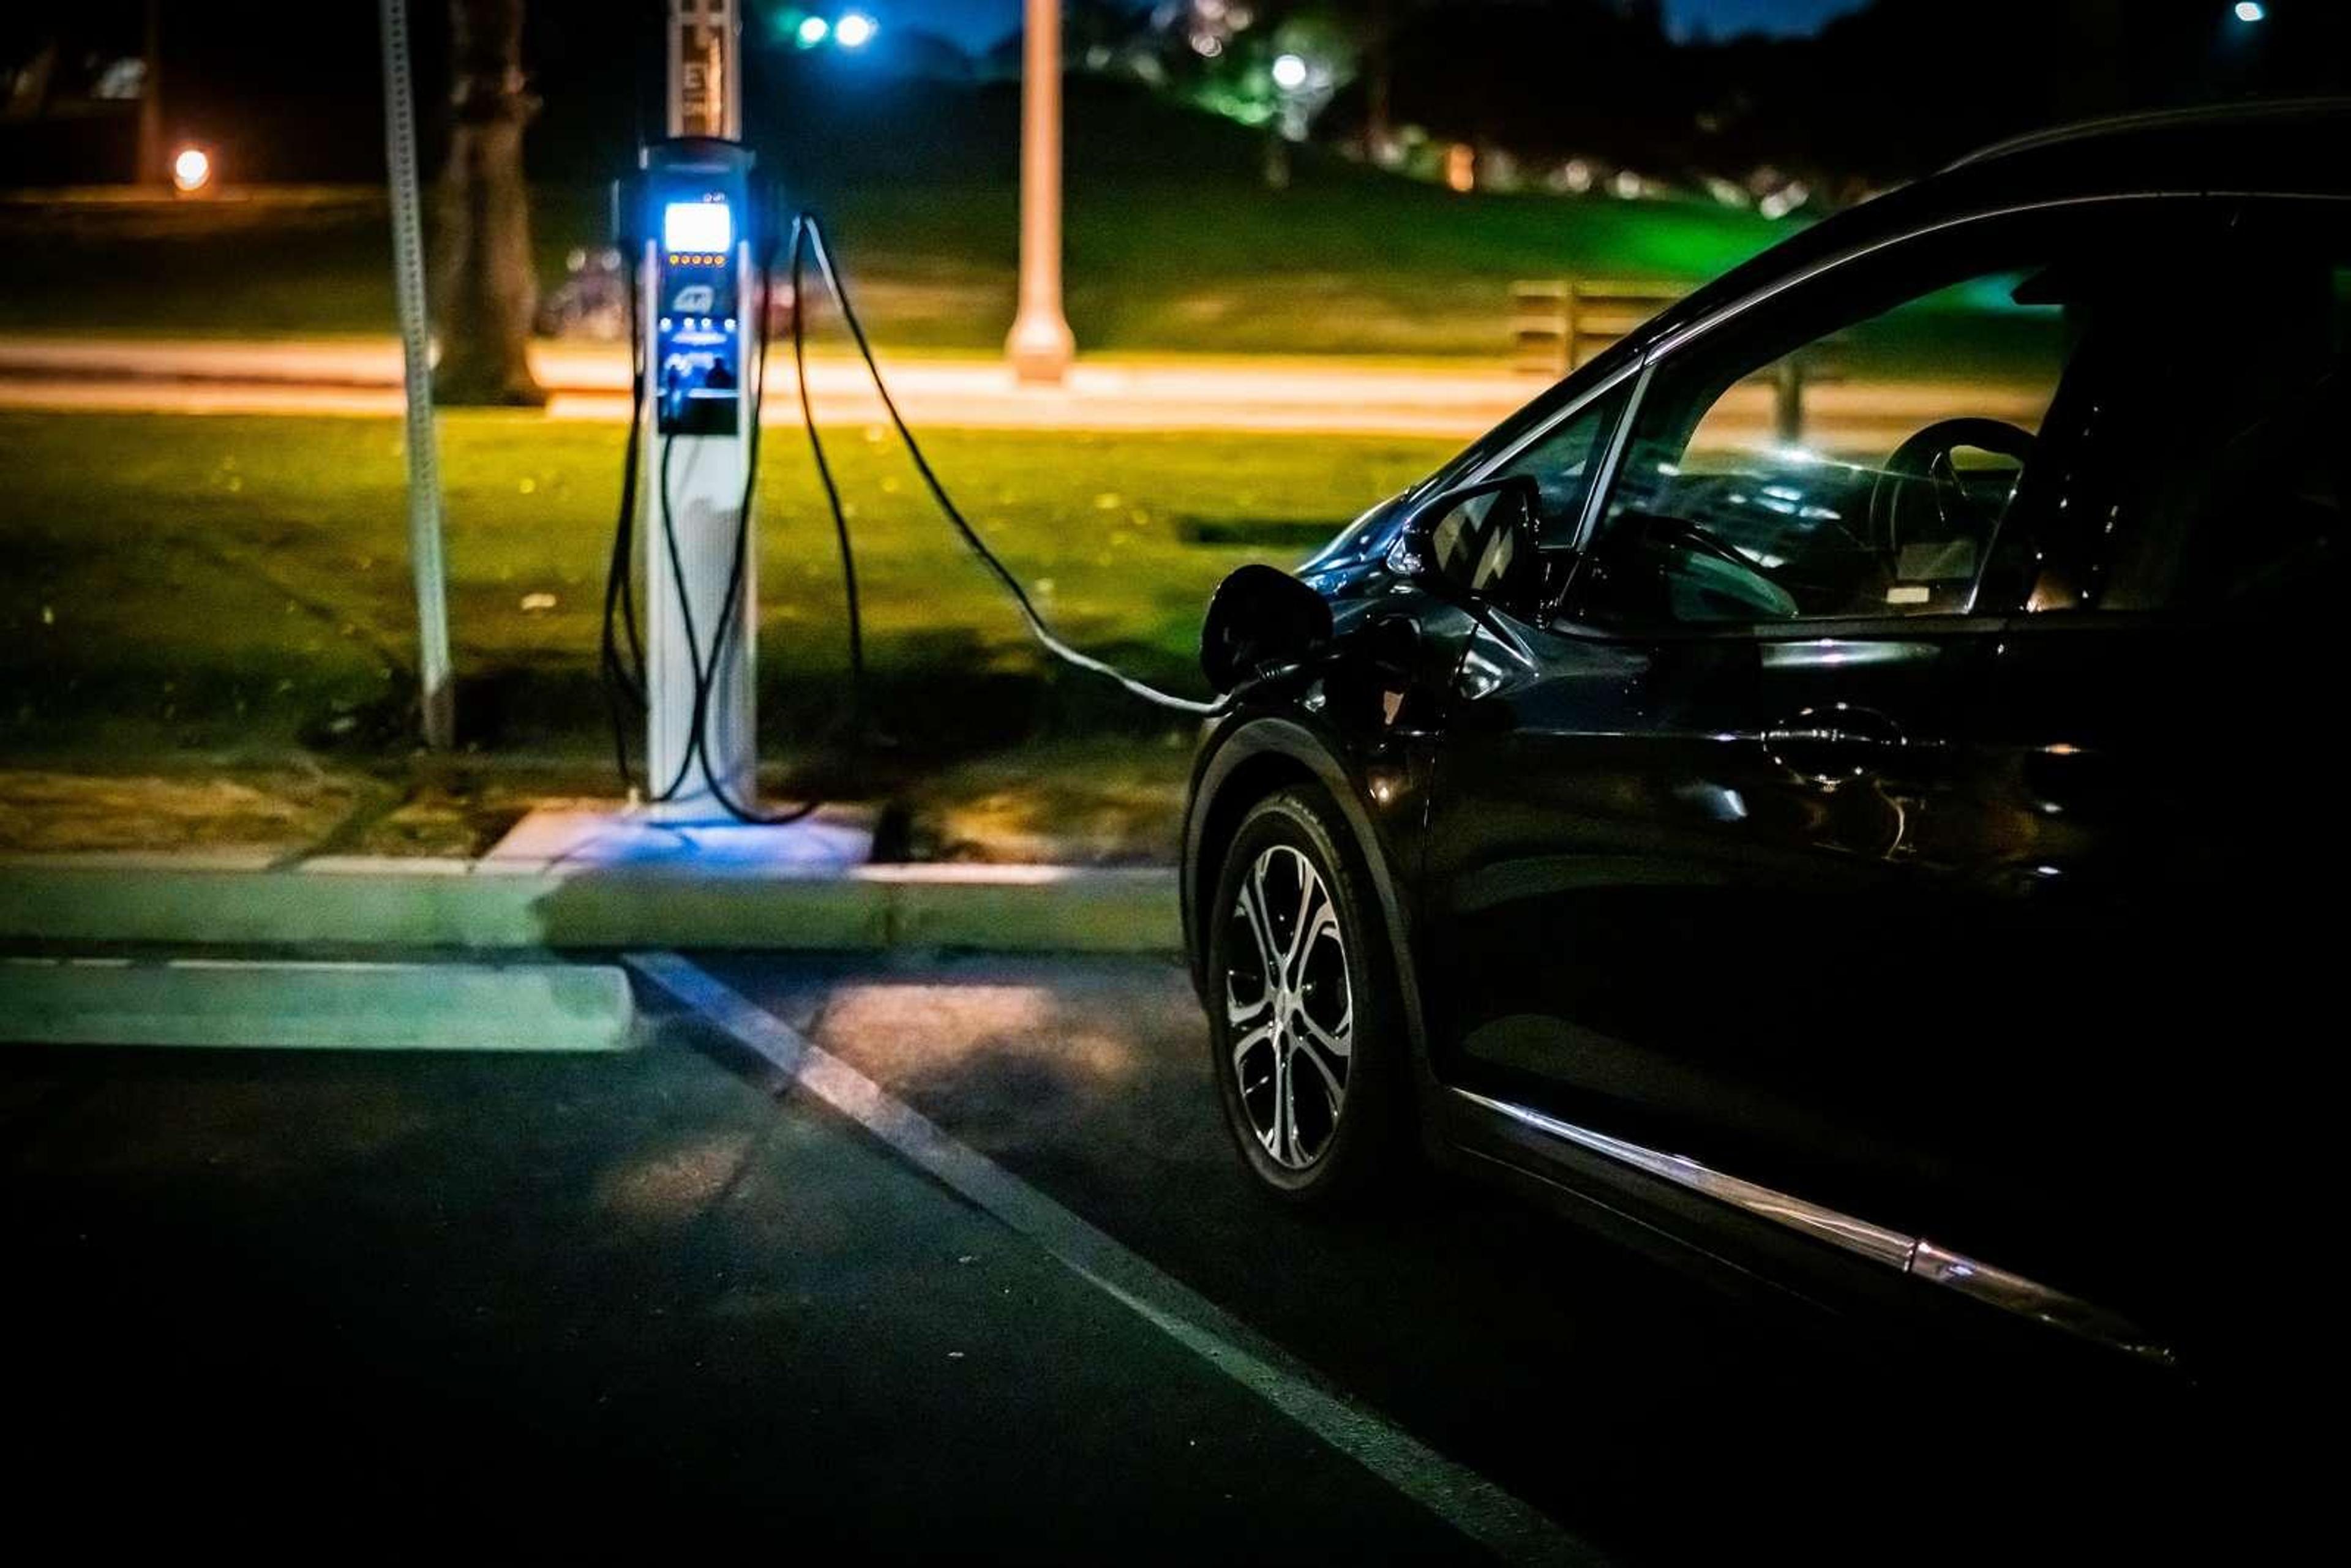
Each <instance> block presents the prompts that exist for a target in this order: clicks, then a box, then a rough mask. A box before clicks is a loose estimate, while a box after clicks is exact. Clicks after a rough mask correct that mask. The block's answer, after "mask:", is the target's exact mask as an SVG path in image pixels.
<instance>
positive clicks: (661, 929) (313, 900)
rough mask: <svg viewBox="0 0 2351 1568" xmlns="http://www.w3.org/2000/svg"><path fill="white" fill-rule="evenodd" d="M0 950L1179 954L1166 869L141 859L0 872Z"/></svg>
mask: <svg viewBox="0 0 2351 1568" xmlns="http://www.w3.org/2000/svg"><path fill="white" fill-rule="evenodd" d="M0 940H5V941H17V942H26V941H33V942H58V943H91V942H153V943H173V944H189V943H193V944H202V945H218V944H227V943H237V944H277V943H315V942H337V943H352V944H367V945H373V946H402V947H455V948H473V949H513V948H530V949H545V948H549V947H554V948H592V949H626V948H645V947H664V948H685V949H703V950H711V949H725V948H768V949H773V948H799V949H807V950H821V949H832V950H866V951H872V950H883V949H892V948H907V947H916V948H927V947H965V948H972V949H977V950H980V951H987V952H1007V953H1021V952H1048V953H1050V952H1064V953H1164V952H1173V951H1175V950H1177V949H1178V948H1180V947H1181V946H1182V945H1183V944H1182V932H1181V929H1180V922H1179V919H1178V915H1177V906H1176V891H1175V873H1174V872H1172V871H1169V870H1150V869H1146V870H1136V871H1124V870H1111V871H1103V870H1092V869H1078V868H1072V867H1064V866H867V867H863V868H861V869H859V870H857V871H855V872H852V873H847V874H844V875H811V876H776V875H772V874H758V875H755V874H747V873H733V874H728V873H699V874H697V873H682V872H680V871H677V870H674V869H670V868H658V867H626V868H594V869H585V868H583V869H577V870H549V869H546V868H543V867H539V866H523V867H502V866H499V865H496V863H494V862H482V861H427V860H418V861H399V860H382V859H374V858H358V857H350V858H322V859H319V860H315V861H310V862H305V863H303V864H302V865H300V866H298V867H295V868H291V869H282V868H271V867H269V866H267V865H266V864H264V863H261V862H258V861H257V860H256V859H254V858H252V857H212V858H206V857H202V856H183V855H148V854H120V855H117V854H100V855H35V856H21V857H12V858H7V859H0Z"/></svg>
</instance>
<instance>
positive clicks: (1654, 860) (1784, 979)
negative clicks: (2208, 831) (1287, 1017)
mask: <svg viewBox="0 0 2351 1568" xmlns="http://www.w3.org/2000/svg"><path fill="white" fill-rule="evenodd" d="M2151 221H2153V220H2152V219H2151V217H2150V215H2149V214H2147V213H2146V212H2145V211H2144V210H2143V209H2142V210H2140V211H2138V212H2137V215H2136V216H2135V217H2134V218H2132V219H2131V220H2129V221H2126V222H2117V221H2116V218H2115V216H2114V214H2082V213H2073V214H2058V215H2055V216H2042V215H2034V216H2032V217H2029V218H2025V219H2001V220H1989V221H1987V222H1986V223H1985V224H1983V225H1962V226H1961V228H1960V229H1959V231H1957V232H1952V233H1945V234H1939V235H1935V236H1930V237H1928V238H1926V239H1922V240H1919V241H1917V242H1913V243H1911V244H1909V245H1907V246H1894V247H1890V248H1889V249H1888V250H1886V252H1883V253H1880V254H1878V255H1876V256H1872V257H1870V258H1868V259H1866V260H1865V261H1863V262H1856V263H1855V264H1853V265H1852V266H1851V267H1848V268H1844V269H1838V270H1836V271H1834V272H1832V273H1831V274H1830V275H1828V276H1825V277H1820V278H1816V279H1813V280H1812V281H1811V282H1810V283H1808V284H1805V285H1801V286H1799V287H1794V288H1792V289H1791V290H1788V291H1786V292H1785V293H1784V294H1783V296H1782V297H1781V298H1777V299H1775V300H1774V301H1773V302H1772V303H1771V305H1770V306H1769V307H1767V308H1759V309H1757V310H1756V311H1753V312H1750V313H1749V314H1748V316H1747V317H1745V318H1742V319H1729V320H1726V321H1725V322H1724V323H1723V324H1722V325H1721V326H1720V327H1719V329H1713V330H1710V331H1708V332H1705V333H1701V334H1699V335H1698V336H1697V337H1695V338H1694V339H1693V340H1689V341H1687V342H1685V343H1681V344H1668V345H1667V346H1666V348H1665V349H1664V350H1661V351H1660V352H1659V353H1658V354H1657V355H1656V357H1655V361H1654V362H1653V363H1652V364H1651V365H1650V366H1649V367H1648V368H1647V369H1646V371H1645V377H1644V382H1643V384H1642V387H1641V390H1640V391H1639V392H1638V393H1637V394H1636V397H1635V403H1634V406H1633V409H1632V411H1631V413H1630V415H1629V422H1628V423H1627V426H1626V428H1625V431H1624V432H1623V433H1622V434H1621V435H1620V437H1619V445H1620V449H1621V456H1620V457H1619V459H1618V461H1617V463H1616V465H1615V468H1614V474H1613V476H1612V480H1611V484H1610V487H1609V489H1608V490H1607V492H1606V494H1605V497H1604V499H1603V500H1602V501H1601V502H1600V503H1598V504H1596V505H1595V506H1594V507H1593V508H1592V509H1591V515H1590V517H1589V518H1588V520H1587V525H1586V531H1585V534H1584V536H1583V539H1582V541H1581V548H1580V549H1578V551H1577V559H1576V561H1575V565H1574V567H1573V571H1572V573H1570V574H1569V575H1568V578H1567V581H1568V587H1567V589H1566V591H1564V592H1563V594H1562V597H1561V599H1560V600H1559V601H1558V604H1557V607H1556V609H1555V611H1554V612H1552V614H1550V615H1549V616H1548V617H1545V618H1543V621H1542V623H1541V624H1530V623H1524V622H1520V621H1519V620H1516V619H1514V618H1512V617H1510V616H1507V615H1505V614H1502V613H1500V612H1493V611H1489V612H1488V613H1486V614H1485V615H1483V616H1482V617H1481V624H1480V626H1479V632H1478V634H1477V635H1476V637H1475V638H1474V639H1473V641H1472V643H1471V645H1470V646H1469V648H1468V651H1467V653H1466V654H1465V657H1464V659H1463V662H1462V664H1461V666H1460V668H1459V670H1458V673H1457V675H1456V682H1455V692H1454V698H1455V706H1454V708H1453V711H1452V713H1451V715H1450V718H1449V726H1448V735H1447V745H1446V748H1445V752H1444V757H1443V760H1442V761H1441V763H1440V765H1439V768H1438V772H1437V785H1436V789H1435V792H1434V799H1433V803H1432V810H1431V819H1430V831H1429V834H1428V851H1427V861H1426V906H1427V910H1428V915H1427V917H1426V921H1425V923H1424V931H1425V934H1426V939H1427V940H1428V941H1429V942H1430V943H1431V944H1432V945H1433V948H1434V950H1436V951H1437V952H1439V953H1440V954H1441V955H1442V956H1441V957H1440V958H1439V960H1438V967H1437V973H1439V974H1440V975H1442V976H1444V977H1445V984H1444V986H1443V988H1442V991H1443V996H1442V998H1441V1001H1440V1002H1439V1003H1438V1004H1437V1006H1436V1007H1435V1008H1434V1009H1433V1011H1434V1015H1435V1016H1434V1018H1433V1020H1432V1021H1433V1023H1434V1026H1435V1030H1436V1038H1437V1052H1438V1058H1439V1071H1440V1073H1442V1074H1445V1075H1447V1076H1448V1077H1449V1078H1450V1079H1451V1081H1452V1082H1455V1083H1456V1084H1458V1085H1460V1086H1463V1087H1466V1088H1468V1089H1469V1090H1471V1091H1472V1092H1476V1093H1479V1095H1481V1096H1483V1097H1485V1098H1488V1099H1490V1100H1493V1101H1499V1102H1501V1103H1507V1104H1511V1105H1517V1106H1521V1107H1526V1108H1530V1109H1532V1110H1535V1111H1537V1112H1539V1113H1541V1114H1542V1115H1544V1116H1545V1117H1548V1118H1550V1119H1552V1121H1553V1122H1554V1123H1556V1124H1565V1125H1567V1126H1570V1127H1573V1128H1575V1129H1580V1130H1583V1131H1585V1132H1589V1133H1592V1134H1598V1135H1599V1136H1600V1137H1601V1138H1604V1139H1611V1140H1617V1141H1620V1142H1621V1143H1623V1144H1626V1145H1634V1146H1635V1148H1636V1149H1638V1150H1643V1151H1648V1152H1651V1153H1654V1154H1658V1155H1671V1156H1680V1157H1685V1158H1687V1159H1689V1160H1695V1161H1698V1162H1700V1163H1701V1164H1703V1165H1704V1166H1708V1167H1710V1168H1711V1169H1713V1170H1715V1171H1719V1172H1722V1173H1726V1174H1728V1175H1730V1176H1735V1177H1737V1178H1739V1179H1740V1180H1741V1181H1743V1182H1746V1183H1750V1184H1755V1185H1756V1186H1760V1187H1761V1188H1763V1189H1765V1190H1766V1191H1767V1192H1768V1193H1771V1194H1777V1195H1781V1196H1782V1197H1786V1198H1789V1199H1792V1200H1794V1201H1796V1202H1799V1203H1801V1204H1802V1205H1805V1206H1812V1207H1820V1208H1822V1209H1824V1210H1826V1211H1829V1212H1832V1213H1834V1214H1836V1215H1842V1216H1846V1217H1854V1218H1858V1219H1861V1220H1864V1221H1866V1222H1867V1223H1868V1225H1869V1226H1873V1227H1880V1228H1887V1229H1888V1230H1890V1231H1893V1232H1896V1233H1898V1234H1900V1235H1905V1236H1916V1235H1919V1234H1922V1233H1924V1232H1926V1231H1927V1230H1928V1229H1929V1228H1932V1227H1933V1226H1934V1225H1935V1224H1936V1223H1937V1222H1938V1218H1939V1217H1940V1216H1942V1215H1943V1214H1944V1213H1945V1212H1947V1208H1948V1206H1949V1202H1950V1194H1951V1191H1952V1189H1953V1186H1954V1184H1955V1182H1956V1181H1957V1180H1958V1178H1959V1167H1958V1166H1956V1165H1955V1164H1954V1162H1953V1161H1952V1159H1951V1157H1950V1155H1949V1149H1948V1148H1947V1147H1943V1146H1938V1145H1932V1144H1929V1143H1927V1142H1925V1141H1922V1140H1921V1139H1920V1138H1919V1137H1918V1136H1917V1095H1918V1094H1919V1092H1920V1091H1921V1089H1922V1086H1924V1085H1928V1084H1931V1083H1935V1082H1940V1081H1941V1080H1943V1079H1944V1078H1946V1077H1948V1076H1949V1072H1950V1071H1952V1064H1954V1063H1957V1062H1962V1061H1965V1060H1967V1058H1968V1055H1969V1053H1970V1051H1971V1050H1972V1049H1973V1046H1974V1040H1975V1037H1976V1035H1977V1033H1978V1031H1979V1030H1980V1028H1981V1027H1982V1019H1981V1016H1980V1013H1979V1012H1978V1010H1977V1009H1976V1008H1975V1006H1974V1005H1973V1004H1974V1001H1975V998H1977V997H1978V995H1979V994H1980V986H1981V983H1982V976H1983V970H1984V966H1985V965H1986V964H1987V963H1988V962H1990V961H1991V952H1990V950H1989V946H1988V940H1987V932H1986V931H1985V929H1984V928H1983V927H1982V926H1981V925H1980V924H1978V923H1976V922H1975V920H1974V918H1973V916H1974V914H1975V911H1976V909H1977V907H1978V904H1977V898H1978V893H1979V883H1980V877H1981V874H1982V867H1983V861H1984V850H1983V845H1984V842H1985V838H1986V832H1987V824H1986V821H1985V816H1986V810H1985V793H1984V785H1985V780H1984V779H1983V778H1982V776H1981V773H1980V756H1979V754H1978V752H1977V751H1976V749H1975V748H1974V747H1973V746H1972V744H1971V743H1972V739H1973V726H1974V723H1975V716H1976V715H1977V713H1978V711H1979V708H1980V703H1981V700H1982V690H1983V687H1982V683H1983V681H1984V680H1985V679H1986V678H1987V672H1988V671H1989V669H1990V668H1991V664H1993V662H1994V661H1995V660H1996V659H1997V658H1998V656H1999V651H2000V644H2001V635H2002V632H2003V631H2004V629H2005V627H2006V625H2007V623H2008V620H2007V614H2006V612H2007V610H2008V609H2009V608H2010V606H2009V605H2007V604H2005V603H2003V602H2001V600H2000V597H1999V595H2000V593H2001V591H2002V586H2001V585H2002V583H2003V581H2004V579H2003V576H2002V573H2001V570H2000V567H2001V561H2002V560H2003V559H2007V558H2009V557H2016V558H2018V559H2030V558H2031V556H2032V552H2033V549H2034V548H2035V546H2034V537H2035V534H2036V531H2037V530H2038V528H2040V526H2041V524H2040V522H2039V520H2038V518H2036V517H2034V516H2032V510H2031V509H2032V507H2033V506H2035V505H2037V504H2038V503H2035V502H2034V501H2033V496H2034V495H2035V493H2036V492H2035V490H2034V488H2033V486H2031V485H2030V483H2029V478H2030V475H2031V471H2032V465H2033V463H2034V461H2035V453H2036V449H2037V447H2038V445H2039V443H2040V439H2041V437H2042V436H2043V434H2044V433H2043V430H2042V425H2043V420H2044V418H2045V417H2046V416H2048V415H2049V414H2050V413H2052V410H2053V399H2054V398H2055V397H2056V395H2057V393H2058V391H2059V388H2060V385H2061V382H2062V381H2063V379H2064V375H2065V372H2066V368H2067V365H2068V363H2069V361H2070V359H2071V353H2072V349H2073V346H2074V330H2073V325H2072V323H2073V318H2074V312H2073V310H2072V309H2071V308H2070V307H2069V305H2068V304H2067V303H2066V302H2065V301H2064V299H2063V298H2057V297H2055V296H2054V295H2048V293H2047V291H2048V290H2049V289H2051V288H2053V287H2056V286H2055V285H2053V284H2051V283H2050V281H2049V280H2050V279H2051V278H2052V277H2055V278H2058V279H2060V280H2063V279H2066V278H2070V277H2074V276H2076V275H2077V274H2078V273H2079V272H2080V270H2081V267H2082V265H2083V264H2084V263H2085V262H2087V261H2091V260H2093V259H2095V258H2097V257H2101V256H2106V255H2108V254H2110V253H2112V252H2113V251H2114V250H2115V249H2116V248H2117V247H2122V248H2127V247H2128V246H2131V245H2133V244H2136V243H2139V242H2141V241H2142V240H2143V234H2141V233H2139V232H2138V231H2140V230H2142V229H2143V228H2144V226H2145V225H2147V224H2148V223H2150V222H2151ZM2044 296H2046V297H2044ZM1955 345H1956V347H1955ZM1791 359H1797V360H1798V361H1799V362H1801V363H1802V364H1804V365H1806V366H1808V367H1811V373H1813V375H1814V376H1815V377H1817V375H1818V371H1819V368H1820V367H1822V366H1823V365H1826V364H1837V363H1841V364H1842V366H1843V369H1842V371H1841V377H1842V379H1841V380H1839V381H1838V382H1834V383H1830V384H1826V385H1819V384H1816V386H1815V388H1814V392H1813V395H1812V396H1811V397H1809V398H1808V399H1807V401H1805V402H1803V403H1802V404H1801V405H1800V406H1799V407H1797V408H1795V409H1793V410H1791V409H1790V408H1789V407H1788V406H1787V405H1786V404H1785V403H1784V402H1781V403H1777V404H1775V403H1774V402H1773V401H1772V400H1773V398H1774V395H1775V394H1774V392H1772V391H1771V389H1772V388H1773V387H1774V386H1782V387H1784V386H1785V385H1786V384H1787V383H1788V382H1790V381H1791V380H1792V379H1795V378H1793V377H1791V376H1790V375H1788V374H1787V373H1785V372H1786V371H1787V369H1788V365H1789V361H1791ZM2087 401H2094V400H2085V399H2082V398H2074V399H2071V400H2069V402H2070V403H2071V404H2072V405H2073V406H2075V407H2080V406H2083V405H2084V404H2085V402H2087ZM1791 414H1792V415H1793V417H1792V418H1791V417H1790V415H1791ZM1791 429H1792V430H1793V432H1794V434H1796V435H1797V439H1796V440H1795V441H1792V442H1791V441H1789V440H1787V439H1786V435H1787V434H1788V433H1789V432H1790V431H1791ZM1922 438H1923V440H1924V443H1925V444H1924V446H1923V447H1922V446H1921V445H1920V441H1921V439H1922ZM2043 493H2045V492H2043ZM1891 1260H1893V1261H1896V1262H1899V1261H1900V1259H1898V1258H1896V1259H1891Z"/></svg>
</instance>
